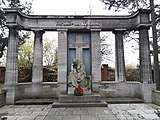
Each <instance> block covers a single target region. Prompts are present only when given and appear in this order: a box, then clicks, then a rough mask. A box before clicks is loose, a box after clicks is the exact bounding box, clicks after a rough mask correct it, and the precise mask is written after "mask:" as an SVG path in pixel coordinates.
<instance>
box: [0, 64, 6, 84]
mask: <svg viewBox="0 0 160 120" xmlns="http://www.w3.org/2000/svg"><path fill="white" fill-rule="evenodd" d="M4 79H5V67H0V83H4Z"/></svg>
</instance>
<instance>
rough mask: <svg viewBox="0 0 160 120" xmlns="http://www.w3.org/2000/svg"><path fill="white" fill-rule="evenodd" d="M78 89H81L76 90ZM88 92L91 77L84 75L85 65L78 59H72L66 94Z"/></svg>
mask: <svg viewBox="0 0 160 120" xmlns="http://www.w3.org/2000/svg"><path fill="white" fill-rule="evenodd" d="M80 89H82V90H81V91H82V92H81V91H80V92H81V93H79V91H77V90H80ZM77 92H78V93H77ZM89 93H91V79H90V77H87V76H86V69H85V65H84V63H83V62H82V61H80V60H79V59H74V60H73V63H72V66H71V72H70V73H69V76H68V94H75V95H83V94H89Z"/></svg>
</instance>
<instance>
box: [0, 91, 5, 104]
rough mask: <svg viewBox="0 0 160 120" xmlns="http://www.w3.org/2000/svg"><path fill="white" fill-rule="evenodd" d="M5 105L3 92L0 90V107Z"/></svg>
mask: <svg viewBox="0 0 160 120" xmlns="http://www.w3.org/2000/svg"><path fill="white" fill-rule="evenodd" d="M4 105H5V92H0V107H2V106H4Z"/></svg>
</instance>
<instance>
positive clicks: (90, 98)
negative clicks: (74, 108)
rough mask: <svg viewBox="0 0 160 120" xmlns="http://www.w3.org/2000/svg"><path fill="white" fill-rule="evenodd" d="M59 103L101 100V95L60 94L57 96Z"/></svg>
mask: <svg viewBox="0 0 160 120" xmlns="http://www.w3.org/2000/svg"><path fill="white" fill-rule="evenodd" d="M59 102H60V103H86V102H88V103H90V102H92V103H95V102H101V97H100V95H99V94H93V95H82V96H75V95H73V94H72V95H71V94H70V95H60V96H59Z"/></svg>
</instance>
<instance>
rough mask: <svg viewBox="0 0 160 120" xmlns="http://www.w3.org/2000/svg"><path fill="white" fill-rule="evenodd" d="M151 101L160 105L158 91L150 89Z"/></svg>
mask: <svg viewBox="0 0 160 120" xmlns="http://www.w3.org/2000/svg"><path fill="white" fill-rule="evenodd" d="M152 102H153V103H154V104H157V105H160V91H157V90H153V91H152Z"/></svg>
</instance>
